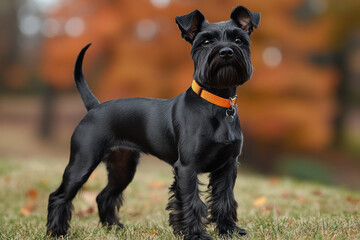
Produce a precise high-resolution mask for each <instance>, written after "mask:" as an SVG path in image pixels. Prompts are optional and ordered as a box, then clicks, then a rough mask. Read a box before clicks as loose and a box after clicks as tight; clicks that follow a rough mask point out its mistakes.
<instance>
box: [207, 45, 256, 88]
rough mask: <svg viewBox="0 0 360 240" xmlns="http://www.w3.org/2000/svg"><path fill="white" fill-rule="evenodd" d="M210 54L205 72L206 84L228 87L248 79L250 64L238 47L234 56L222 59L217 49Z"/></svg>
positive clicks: (250, 71) (250, 72) (250, 70)
mask: <svg viewBox="0 0 360 240" xmlns="http://www.w3.org/2000/svg"><path fill="white" fill-rule="evenodd" d="M214 52H215V53H214V54H210V56H209V58H208V59H209V61H208V64H207V67H206V69H207V71H206V72H205V76H206V77H205V78H206V80H207V81H206V84H207V85H209V86H211V87H215V88H221V89H222V88H230V87H235V86H238V85H241V84H243V83H245V82H246V81H247V80H249V79H250V77H251V75H252V65H251V62H250V60H246V58H247V56H246V55H245V53H244V52H243V51H242V50H240V49H235V50H234V56H233V57H232V58H230V59H224V58H221V57H220V56H219V54H218V53H217V52H218V51H217V50H215V51H214Z"/></svg>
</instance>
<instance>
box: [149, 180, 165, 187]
mask: <svg viewBox="0 0 360 240" xmlns="http://www.w3.org/2000/svg"><path fill="white" fill-rule="evenodd" d="M149 187H150V188H151V189H162V188H165V187H166V185H165V183H163V182H161V181H154V182H151V183H149Z"/></svg>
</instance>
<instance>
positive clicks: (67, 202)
mask: <svg viewBox="0 0 360 240" xmlns="http://www.w3.org/2000/svg"><path fill="white" fill-rule="evenodd" d="M95 159H101V158H100V157H98V156H96V155H91V154H89V151H87V152H80V151H79V152H77V153H72V154H71V157H70V162H69V164H68V166H67V167H66V169H65V172H64V175H63V180H62V183H61V185H60V187H59V188H58V189H57V190H56V191H54V192H53V193H51V194H50V196H49V205H48V216H47V224H46V226H47V234H48V235H50V236H55V237H58V236H61V235H65V234H66V232H67V230H68V228H69V221H70V219H71V211H72V208H73V207H72V203H71V202H72V200H73V198H74V197H75V196H76V193H77V192H78V191H79V189H80V188H81V186H82V185H83V184H84V183H85V182H86V180H87V179H88V178H89V176H90V174H91V173H92V171H93V170H94V169H95V168H96V166H97V165H98V164H99V162H100V160H95Z"/></svg>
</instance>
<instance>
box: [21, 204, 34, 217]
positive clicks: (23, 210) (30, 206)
mask: <svg viewBox="0 0 360 240" xmlns="http://www.w3.org/2000/svg"><path fill="white" fill-rule="evenodd" d="M36 208H37V206H36V205H34V204H28V205H25V206H24V207H22V208H21V209H20V213H21V214H22V215H24V216H28V215H30V213H32V212H34V211H35V210H36Z"/></svg>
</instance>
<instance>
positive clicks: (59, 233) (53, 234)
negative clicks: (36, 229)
mask: <svg viewBox="0 0 360 240" xmlns="http://www.w3.org/2000/svg"><path fill="white" fill-rule="evenodd" d="M65 235H66V231H63V230H47V231H46V237H48V238H60V237H64V236H65Z"/></svg>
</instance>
